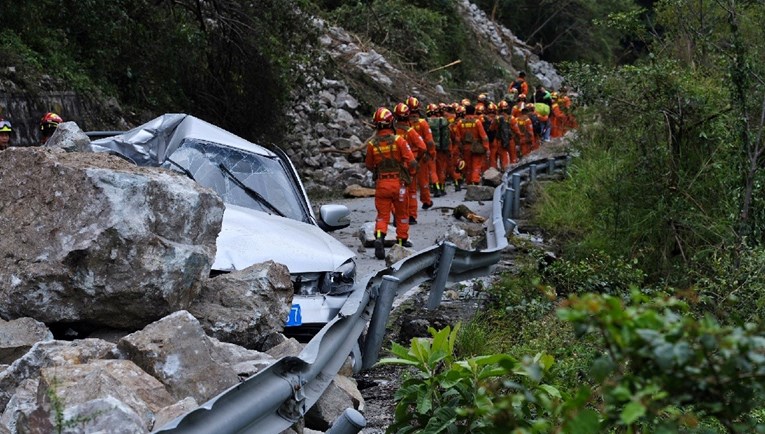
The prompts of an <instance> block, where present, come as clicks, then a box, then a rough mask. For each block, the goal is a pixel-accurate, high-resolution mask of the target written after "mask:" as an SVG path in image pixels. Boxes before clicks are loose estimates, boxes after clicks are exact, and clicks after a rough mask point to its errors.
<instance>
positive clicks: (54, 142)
mask: <svg viewBox="0 0 765 434" xmlns="http://www.w3.org/2000/svg"><path fill="white" fill-rule="evenodd" d="M44 146H46V147H50V148H59V149H63V150H65V151H67V152H72V151H79V152H87V151H90V139H89V138H88V136H87V135H85V133H84V132H82V130H81V129H80V127H79V126H78V125H77V124H76V123H75V122H62V123H60V124H58V127H56V130H55V131H54V132H53V135H52V136H50V138H48V141H47V142H46V143H45V144H44Z"/></svg>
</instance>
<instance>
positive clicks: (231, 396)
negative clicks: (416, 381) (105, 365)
mask: <svg viewBox="0 0 765 434" xmlns="http://www.w3.org/2000/svg"><path fill="white" fill-rule="evenodd" d="M569 161H570V157H567V156H560V157H555V158H550V159H544V160H537V161H533V162H529V163H525V164H523V165H520V166H517V167H515V168H513V169H512V170H510V171H508V172H507V173H505V174H504V176H503V180H502V184H501V185H500V186H498V187H497V188H496V189H495V190H494V197H493V203H492V217H491V219H490V221H489V224H488V225H487V226H488V229H487V245H488V248H487V249H484V250H475V251H468V250H463V249H460V248H457V247H456V246H455V245H454V244H452V243H449V242H446V243H444V244H442V245H438V246H432V247H430V248H427V249H424V250H421V251H419V252H417V253H416V254H414V255H412V256H409V257H407V258H405V259H402V260H401V261H399V262H397V263H395V264H393V265H392V266H390V267H389V268H386V269H384V270H382V271H379V272H377V273H375V274H371V275H369V276H366V277H365V278H363V279H362V280H361V281H359V282H357V283H356V285H355V286H354V289H353V292H352V293H351V296H350V297H349V298H348V300H347V301H346V303H345V304H344V305H343V308H342V309H341V310H340V313H339V314H338V316H337V317H336V318H335V319H333V320H332V321H330V322H329V323H327V325H325V326H324V327H323V328H322V329H321V331H320V332H319V333H318V334H317V335H316V336H315V337H314V338H313V339H312V340H311V341H310V342H309V343H308V344H307V345H306V346H305V348H304V349H303V351H301V352H300V354H299V355H298V356H297V357H284V358H282V359H280V360H278V361H276V362H275V363H273V364H272V365H271V366H269V367H268V368H266V369H264V370H262V371H260V372H258V373H257V374H255V375H253V376H252V377H250V378H248V379H247V380H245V381H244V382H242V383H240V384H237V385H236V386H234V387H231V388H230V389H228V390H226V391H224V392H223V393H221V394H219V395H218V396H216V397H215V398H213V399H211V400H209V401H207V402H206V403H204V404H202V405H201V406H200V407H198V408H197V409H195V410H192V411H191V412H189V413H186V414H185V415H183V416H180V417H178V418H176V419H174V420H173V421H171V422H169V423H168V424H166V425H165V426H163V427H161V428H160V429H158V430H156V431H154V432H155V433H183V434H195V433H198V434H210V433H216V434H235V433H236V434H240V433H253V434H263V433H279V432H282V431H283V430H285V429H287V428H289V427H290V426H292V425H293V424H294V423H295V422H297V421H298V420H299V419H300V418H301V417H303V416H304V415H305V413H306V412H307V411H308V409H310V408H311V407H312V406H313V405H314V404H315V403H316V401H317V400H318V399H319V398H320V397H321V395H322V394H323V393H324V391H325V390H326V388H327V386H329V383H330V382H331V381H332V379H333V378H334V377H335V376H336V375H337V372H338V371H339V370H340V368H341V367H342V365H343V364H344V363H345V361H346V359H347V358H348V356H349V355H352V357H354V358H355V359H356V360H355V362H356V363H355V368H354V369H355V370H356V371H359V370H361V369H366V368H370V367H371V366H372V365H374V364H375V363H376V362H377V357H378V353H379V350H380V346H381V344H382V340H383V336H384V334H385V325H386V323H387V320H388V316H389V314H390V310H391V306H392V303H393V300H394V299H395V298H396V297H397V296H399V295H401V294H403V293H404V292H406V291H407V290H409V289H411V288H413V287H414V286H416V285H419V284H421V283H423V282H425V281H429V280H432V281H433V283H432V285H431V292H430V294H429V300H428V308H431V309H432V308H435V307H437V306H438V304H439V303H440V301H441V296H442V294H443V290H444V286H445V285H446V283H447V282H459V281H463V280H467V279H471V278H475V277H481V276H486V275H489V274H490V273H491V272H492V270H493V268H494V267H495V266H496V264H497V263H498V262H499V258H500V255H501V252H502V250H504V249H505V248H506V247H507V245H508V242H507V232H508V231H510V232H512V231H513V230H514V229H515V226H516V225H515V222H514V221H513V220H512V218H516V217H517V216H518V212H519V210H520V200H521V188H522V186H523V183H524V182H525V181H526V180H527V181H531V182H533V181H535V180H536V176H537V175H538V174H540V173H547V174H552V173H556V172H558V171H560V169H561V168H562V170H563V171H564V172H565V170H566V167H567V166H568V163H569ZM367 325H368V327H367ZM365 330H367V333H366V335H365V337H364V339H363V340H362V339H361V337H362V334H363V333H364V331H365ZM340 419H342V420H341V421H338V422H339V423H336V424H335V425H333V428H332V429H331V430H330V432H331V433H332V434H350V433H355V432H358V431H359V430H360V429H361V428H363V426H364V424H365V423H366V422H365V421H364V418H363V416H361V415H360V414H359V413H358V412H355V410H352V409H349V410H347V411H346V413H345V414H344V415H343V416H341V418H340Z"/></svg>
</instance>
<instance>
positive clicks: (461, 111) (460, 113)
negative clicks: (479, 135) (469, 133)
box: [455, 105, 467, 118]
mask: <svg viewBox="0 0 765 434" xmlns="http://www.w3.org/2000/svg"><path fill="white" fill-rule="evenodd" d="M455 113H457V117H458V118H461V117H464V116H465V113H467V111H466V110H465V106H464V105H461V106H459V107H457V110H455Z"/></svg>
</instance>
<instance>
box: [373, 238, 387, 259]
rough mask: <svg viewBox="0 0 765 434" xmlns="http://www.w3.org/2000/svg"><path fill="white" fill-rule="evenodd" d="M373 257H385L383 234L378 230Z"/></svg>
mask: <svg viewBox="0 0 765 434" xmlns="http://www.w3.org/2000/svg"><path fill="white" fill-rule="evenodd" d="M375 258H377V259H385V234H383V233H380V232H378V233H377V236H376V237H375Z"/></svg>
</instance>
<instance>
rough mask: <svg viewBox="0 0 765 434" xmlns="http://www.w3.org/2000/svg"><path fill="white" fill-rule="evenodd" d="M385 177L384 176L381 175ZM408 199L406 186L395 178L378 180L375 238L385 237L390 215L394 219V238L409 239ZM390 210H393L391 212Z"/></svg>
mask: <svg viewBox="0 0 765 434" xmlns="http://www.w3.org/2000/svg"><path fill="white" fill-rule="evenodd" d="M382 176H385V175H382ZM408 204H409V198H408V193H407V189H406V186H405V185H404V184H403V183H402V182H401V180H400V179H399V178H398V176H396V177H392V178H387V179H385V178H384V179H378V180H377V185H376V186H375V209H376V210H377V218H376V219H375V237H377V236H378V233H379V234H380V235H381V236H385V233H386V232H387V231H388V221H389V220H390V213H391V211H393V216H394V218H395V219H396V238H409V210H408V209H407V208H408ZM391 208H393V209H392V210H391Z"/></svg>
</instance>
